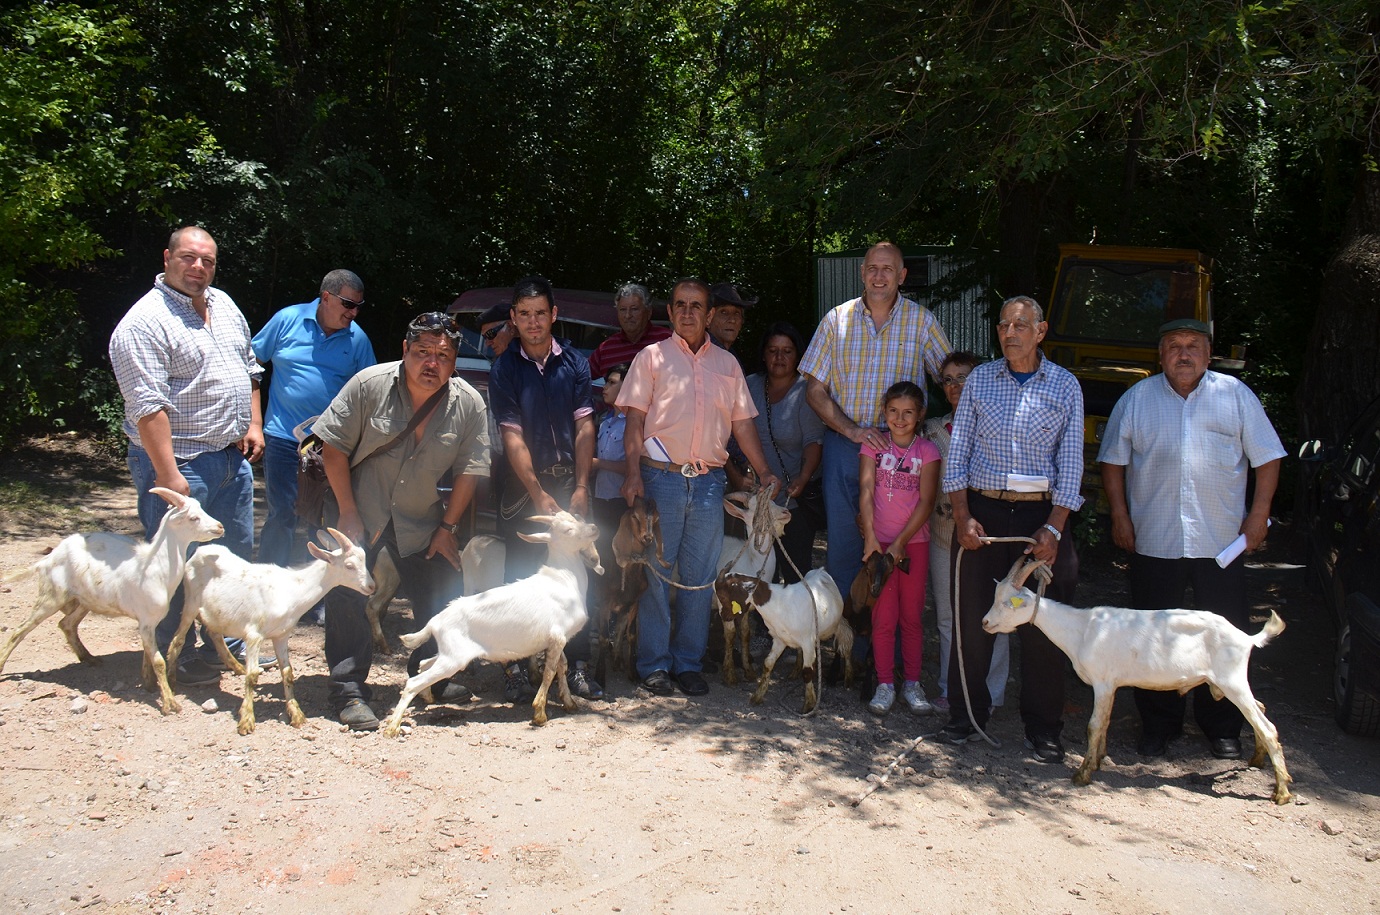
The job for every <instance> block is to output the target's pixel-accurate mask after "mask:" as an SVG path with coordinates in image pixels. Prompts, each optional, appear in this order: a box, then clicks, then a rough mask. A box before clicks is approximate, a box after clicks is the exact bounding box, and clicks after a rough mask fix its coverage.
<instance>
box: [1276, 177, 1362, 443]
mask: <svg viewBox="0 0 1380 915" xmlns="http://www.w3.org/2000/svg"><path fill="white" fill-rule="evenodd" d="M1377 351H1380V174H1377V173H1375V172H1370V171H1362V172H1361V176H1360V178H1359V179H1358V180H1357V185H1356V195H1355V197H1354V198H1353V199H1352V203H1351V212H1350V214H1349V215H1348V218H1347V227H1346V232H1345V234H1344V236H1343V240H1342V244H1341V248H1340V249H1339V250H1338V251H1337V253H1336V255H1335V256H1333V258H1332V261H1331V263H1329V264H1328V265H1327V270H1326V272H1325V273H1324V274H1323V286H1322V301H1321V302H1320V303H1319V306H1318V313H1317V317H1316V318H1315V319H1314V321H1313V332H1312V335H1311V338H1310V340H1309V344H1308V355H1307V358H1306V359H1305V360H1304V372H1303V381H1302V383H1300V385H1299V390H1298V393H1297V395H1296V402H1297V405H1298V413H1299V417H1300V420H1299V424H1300V429H1299V431H1300V433H1301V438H1302V440H1304V441H1308V440H1311V439H1321V440H1322V441H1323V442H1325V443H1327V444H1335V443H1336V442H1338V441H1339V440H1340V439H1341V437H1342V435H1343V434H1344V433H1345V432H1346V430H1347V427H1348V426H1350V424H1351V422H1352V421H1353V420H1354V419H1355V418H1356V416H1357V415H1358V414H1359V413H1360V412H1361V410H1362V408H1364V407H1365V405H1366V404H1368V403H1370V401H1371V400H1372V399H1374V398H1375V396H1376V395H1377V394H1380V364H1377V360H1376V356H1375V354H1376V352H1377Z"/></svg>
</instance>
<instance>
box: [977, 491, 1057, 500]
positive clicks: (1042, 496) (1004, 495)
mask: <svg viewBox="0 0 1380 915" xmlns="http://www.w3.org/2000/svg"><path fill="white" fill-rule="evenodd" d="M972 491H973V492H975V493H977V494H978V495H980V496H986V497H987V498H989V499H997V500H999V501H1001V502H1048V501H1049V500H1050V498H1051V494H1050V492H1049V490H1045V491H1044V492H1016V491H1014V490H1011V489H974V490H972Z"/></svg>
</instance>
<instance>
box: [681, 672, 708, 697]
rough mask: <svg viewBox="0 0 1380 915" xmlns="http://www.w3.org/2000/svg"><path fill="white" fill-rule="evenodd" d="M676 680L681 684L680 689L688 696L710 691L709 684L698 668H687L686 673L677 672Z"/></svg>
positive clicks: (701, 694)
mask: <svg viewBox="0 0 1380 915" xmlns="http://www.w3.org/2000/svg"><path fill="white" fill-rule="evenodd" d="M676 682H677V683H678V684H680V691H681V692H683V693H685V695H687V696H703V695H704V694H705V693H707V692H709V684H708V683H706V682H705V680H704V677H702V676H700V673H699V671H696V670H687V671H686V672H685V673H682V674H676Z"/></svg>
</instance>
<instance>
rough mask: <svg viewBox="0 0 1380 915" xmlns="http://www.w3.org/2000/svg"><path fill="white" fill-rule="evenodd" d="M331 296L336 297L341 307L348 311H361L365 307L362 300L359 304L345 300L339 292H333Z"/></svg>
mask: <svg viewBox="0 0 1380 915" xmlns="http://www.w3.org/2000/svg"><path fill="white" fill-rule="evenodd" d="M331 295H333V296H335V298H336V301H337V302H339V303H340V306H341V307H342V308H344V309H345V310H347V311H359V310H360V309H361V308H363V307H364V300H363V299H360V300H359V301H358V302H351V301H350V300H349V299H347V298H345V297H344V296H343V295H341V294H340V293H338V292H332V293H331Z"/></svg>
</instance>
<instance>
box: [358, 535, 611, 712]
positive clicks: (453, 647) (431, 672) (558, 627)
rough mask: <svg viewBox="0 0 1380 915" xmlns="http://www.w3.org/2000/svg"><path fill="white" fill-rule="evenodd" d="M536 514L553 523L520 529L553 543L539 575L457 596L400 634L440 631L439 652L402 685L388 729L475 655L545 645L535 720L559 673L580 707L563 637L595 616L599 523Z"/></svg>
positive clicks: (512, 655)
mask: <svg viewBox="0 0 1380 915" xmlns="http://www.w3.org/2000/svg"><path fill="white" fill-rule="evenodd" d="M532 520H534V521H538V522H540V523H542V524H548V525H550V530H549V531H546V532H543V533H538V534H526V533H522V532H521V531H519V532H518V536H519V537H521V538H522V539H524V540H526V541H528V542H529V543H545V544H547V547H548V551H549V552H548V554H547V559H546V564H545V565H543V566H542V567H541V568H540V569H539V570H538V571H537V573H536V574H535V575H531V576H529V577H527V578H524V579H522V580H520V581H515V582H513V583H512V584H507V585H503V586H501V587H497V588H491V589H489V590H487V591H482V592H480V593H479V594H473V595H468V596H465V597H458V598H456V599H455V600H453V601H451V602H450V604H449V605H448V606H447V607H446V609H444V610H442V611H441V612H440V613H438V614H436V615H435V616H434V617H432V618H431V621H430V622H428V623H427V624H426V625H425V626H423V627H422V629H421V630H420V631H418V632H414V633H412V634H411V635H404V636H403V637H402V642H403V644H404V645H406V646H407V647H408V648H416V647H417V646H419V645H421V644H422V643H424V642H425V641H426V640H427V639H430V638H435V639H436V646H437V653H436V655H435V657H432V658H428V659H427V660H425V661H423V662H422V666H421V670H419V671H418V672H417V675H416V676H414V677H411V678H409V679H408V681H407V683H406V684H405V685H404V686H403V691H402V696H401V698H399V700H398V706H397V708H395V709H394V710H393V714H392V715H390V716H389V718H388V723H387V724H386V725H385V726H384V729H383V733H384V736H386V737H396V736H398V731H399V729H400V728H401V726H402V716H403V712H405V711H406V710H407V707H408V705H409V704H411V702H412V700H413V698H415V697H416V696H417V695H418V694H419V693H421V692H422V691H423V690H426V691H428V692H429V691H430V689H431V686H432V685H433V684H435V683H439V682H440V681H441V680H444V679H446V678H447V677H450V676H453V675H454V674H456V673H458V672H459V671H461V670H464V669H465V668H466V667H467V666H469V663H470V662H471V661H473V660H475V659H476V658H483V659H484V660H486V661H496V662H498V663H500V664H503V663H507V662H509V661H516V660H518V659H519V658H525V657H529V656H531V655H534V654H537V653H538V652H543V651H544V652H546V664H545V667H544V669H543V671H542V678H541V687H540V688H539V689H538V690H537V695H536V698H534V699H533V700H532V710H533V714H532V723H533V724H535V725H542V724H545V723H546V694H547V691H548V690H550V688H551V681H552V680H553V679H555V680H557V681H558V684H559V690H560V696H561V703H562V704H563V705H564V706H565V709H566V711H568V712H573V711H575V709H576V708H577V706H576V704H575V699H574V697H572V696H571V695H570V686H569V684H567V683H566V679H565V672H566V660H565V643H566V642H567V641H568V640H569V639H570V637H571V636H573V635H574V634H575V633H577V632H579V631H580V628H581V627H583V626H584V624H585V622H586V621H587V620H588V619H589V612H588V609H587V608H586V606H585V586H586V584H587V583H588V578H587V577H586V574H585V563H586V562H588V563H589V565H590V568H592V569H594V571H595V572H596V573H597V574H600V575H602V574H603V573H604V568H603V566H601V565H600V564H599V554H598V552H597V551H596V550H595V548H594V544H595V541H596V540H597V539H598V537H599V529H598V528H597V527H595V526H594V525H593V524H588V523H586V522H584V521H581V520H579V519H578V518H576V517H575V516H574V515H572V514H570V513H569V512H557V513H556V514H555V515H537V516H534V517H533V519H532Z"/></svg>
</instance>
